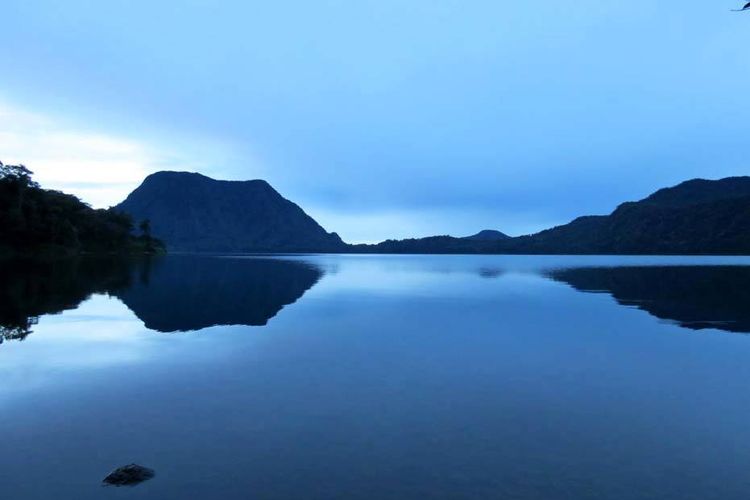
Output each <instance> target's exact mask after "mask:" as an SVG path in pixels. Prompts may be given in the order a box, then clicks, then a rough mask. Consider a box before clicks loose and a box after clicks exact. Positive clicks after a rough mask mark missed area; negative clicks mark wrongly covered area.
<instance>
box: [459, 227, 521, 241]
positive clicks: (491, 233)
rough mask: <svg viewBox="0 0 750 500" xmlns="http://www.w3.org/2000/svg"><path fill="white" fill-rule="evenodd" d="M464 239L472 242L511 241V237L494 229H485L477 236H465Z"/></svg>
mask: <svg viewBox="0 0 750 500" xmlns="http://www.w3.org/2000/svg"><path fill="white" fill-rule="evenodd" d="M462 239H464V240H472V241H502V240H507V239H510V236H508V235H507V234H505V233H501V232H500V231H496V230H494V229H485V230H483V231H479V232H478V233H477V234H472V235H471V236H464V237H463V238H462Z"/></svg>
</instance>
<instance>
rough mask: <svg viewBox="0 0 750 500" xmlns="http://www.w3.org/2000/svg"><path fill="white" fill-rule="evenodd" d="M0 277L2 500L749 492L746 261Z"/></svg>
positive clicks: (299, 266) (102, 265)
mask: <svg viewBox="0 0 750 500" xmlns="http://www.w3.org/2000/svg"><path fill="white" fill-rule="evenodd" d="M0 273H2V274H0V277H2V280H1V281H0V325H1V327H2V335H3V337H4V342H3V343H2V344H0V418H1V419H2V427H1V428H2V444H0V498H3V499H6V498H7V499H14V500H16V499H45V500H47V499H76V500H87V499H108V498H112V499H119V498H128V499H159V500H165V499H180V500H185V499H193V498H196V499H197V498H201V499H202V498H206V499H250V498H257V499H326V500H328V499H410V498H414V499H425V498H429V499H464V498H465V499H489V498H493V499H494V498H499V499H524V500H526V499H575V500H583V499H597V500H601V499H628V500H630V499H660V500H664V499H680V500H682V499H701V500H706V499H722V500H731V499H747V498H748V496H749V495H750V493H749V492H750V337H748V336H747V335H745V334H746V333H749V332H750V259H746V258H695V257H689V258H671V257H552V256H549V257H524V256H364V255H360V256H332V255H321V256H293V257H284V256H278V257H267V256H266V257H186V256H170V257H165V258H161V259H156V260H152V261H144V262H118V261H108V260H83V261H78V262H71V263H67V264H61V263H57V264H54V265H52V264H47V265H39V264H37V265H31V264H19V263H12V264H4V265H0ZM131 462H136V463H139V464H141V465H145V466H148V467H151V468H153V469H154V470H155V471H156V477H155V478H154V479H152V480H150V481H148V482H145V483H142V484H140V485H138V486H136V487H132V488H112V487H103V486H101V480H102V478H103V477H104V476H105V475H107V473H109V472H110V471H111V470H112V469H114V468H115V467H118V466H120V465H125V464H128V463H131Z"/></svg>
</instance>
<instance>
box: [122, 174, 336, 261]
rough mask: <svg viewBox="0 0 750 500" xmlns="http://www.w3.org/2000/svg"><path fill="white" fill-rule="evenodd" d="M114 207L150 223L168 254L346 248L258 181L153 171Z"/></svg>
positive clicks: (271, 189) (307, 250) (290, 203)
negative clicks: (220, 179) (174, 251)
mask: <svg viewBox="0 0 750 500" xmlns="http://www.w3.org/2000/svg"><path fill="white" fill-rule="evenodd" d="M117 208H118V209H119V210H122V211H125V212H127V213H129V214H131V215H132V216H133V217H135V218H138V219H149V220H150V221H151V223H152V225H153V231H154V234H155V235H158V236H159V238H161V239H163V240H164V241H165V242H166V244H167V246H168V247H169V249H170V251H171V250H176V251H189V252H336V251H342V250H344V249H345V247H346V245H345V244H344V243H343V242H342V241H341V238H339V236H338V235H337V234H336V233H327V232H326V231H325V229H323V228H322V227H321V226H320V225H319V224H318V223H317V222H315V220H314V219H313V218H312V217H310V216H309V215H307V214H306V213H305V212H304V211H303V210H302V209H301V208H300V207H299V206H297V205H295V204H294V203H292V202H291V201H289V200H287V199H285V198H283V197H282V196H281V195H280V194H279V193H278V192H276V190H274V189H273V188H272V187H271V186H270V185H269V184H268V183H267V182H265V181H262V180H253V181H218V180H214V179H211V178H209V177H206V176H204V175H200V174H195V173H188V172H157V173H155V174H152V175H149V176H148V177H147V178H146V179H145V180H144V181H143V183H142V184H141V185H140V186H139V187H138V188H137V189H136V190H135V191H133V192H132V193H130V195H129V196H128V197H127V199H126V200H125V201H123V202H122V203H121V204H120V205H118V206H117Z"/></svg>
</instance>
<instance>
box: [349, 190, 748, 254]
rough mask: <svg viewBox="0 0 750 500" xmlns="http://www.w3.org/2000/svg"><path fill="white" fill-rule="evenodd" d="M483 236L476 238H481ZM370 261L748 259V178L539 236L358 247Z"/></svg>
mask: <svg viewBox="0 0 750 500" xmlns="http://www.w3.org/2000/svg"><path fill="white" fill-rule="evenodd" d="M480 234H481V233H480ZM352 251H356V252H374V253H510V254H738V255H747V254H750V177H729V178H725V179H720V180H703V179H694V180H690V181H686V182H683V183H682V184H679V185H677V186H674V187H671V188H665V189H661V190H659V191H657V192H655V193H653V194H652V195H650V196H648V197H647V198H645V199H643V200H640V201H637V202H627V203H623V204H622V205H620V206H619V207H617V209H615V210H614V211H613V212H612V213H611V214H610V215H593V216H591V215H590V216H584V217H579V218H577V219H575V220H574V221H572V222H570V223H568V224H565V225H562V226H558V227H555V228H552V229H547V230H545V231H541V232H539V233H536V234H532V235H528V236H520V237H516V238H507V239H498V240H481V239H476V238H473V239H466V238H453V237H450V236H437V237H430V238H421V239H407V240H387V241H384V242H382V243H378V244H376V245H357V246H355V247H353V248H352Z"/></svg>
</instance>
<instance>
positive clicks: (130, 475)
mask: <svg viewBox="0 0 750 500" xmlns="http://www.w3.org/2000/svg"><path fill="white" fill-rule="evenodd" d="M152 477H154V471H153V470H151V469H149V468H147V467H143V466H141V465H138V464H130V465H124V466H122V467H118V468H117V469H115V470H114V471H112V472H111V473H110V474H109V475H108V476H107V477H105V478H104V483H105V484H109V485H112V486H135V485H136V484H140V483H142V482H143V481H148V480H149V479H151V478H152Z"/></svg>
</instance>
